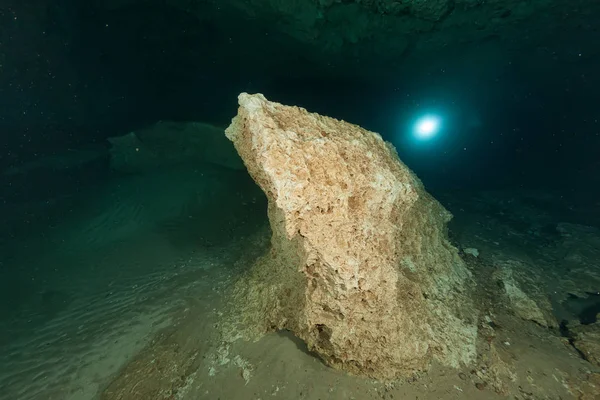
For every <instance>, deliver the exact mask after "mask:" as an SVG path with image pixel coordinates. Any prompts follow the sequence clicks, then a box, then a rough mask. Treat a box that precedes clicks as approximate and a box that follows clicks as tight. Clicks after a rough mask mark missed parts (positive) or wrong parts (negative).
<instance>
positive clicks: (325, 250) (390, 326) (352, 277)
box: [225, 93, 477, 379]
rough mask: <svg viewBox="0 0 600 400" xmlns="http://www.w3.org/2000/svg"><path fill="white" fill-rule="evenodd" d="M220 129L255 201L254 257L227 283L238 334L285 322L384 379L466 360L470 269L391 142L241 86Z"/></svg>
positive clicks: (472, 315) (353, 369) (320, 349)
mask: <svg viewBox="0 0 600 400" xmlns="http://www.w3.org/2000/svg"><path fill="white" fill-rule="evenodd" d="M239 105H240V107H239V110H238V115H237V116H236V117H235V118H234V119H233V121H232V123H231V125H230V126H229V128H228V129H227V130H226V132H225V133H226V135H227V137H228V138H229V139H230V140H231V141H232V142H233V143H234V145H235V148H236V149H237V151H238V153H239V154H240V156H241V158H242V159H243V161H244V164H245V165H246V167H247V168H248V171H249V173H250V174H251V176H252V178H253V179H254V180H255V181H256V183H257V184H258V185H259V186H260V188H261V189H262V190H263V191H264V192H265V194H266V195H267V198H268V204H269V205H268V216H269V221H270V224H271V228H272V232H273V236H272V239H271V249H270V251H269V252H268V254H266V255H264V256H263V257H261V258H260V259H258V260H257V261H256V263H255V264H254V265H253V266H252V267H251V268H250V270H249V272H248V273H247V274H246V276H244V278H242V279H241V280H240V281H239V282H238V283H237V285H236V288H235V290H234V293H235V294H234V297H233V300H232V302H233V305H234V313H233V316H234V319H237V321H238V322H239V323H238V326H239V327H240V328H241V332H242V336H243V337H244V338H247V339H250V338H258V337H260V336H261V335H262V334H264V333H267V332H270V331H276V330H283V329H286V330H290V331H291V332H293V333H294V334H295V335H296V336H297V337H299V338H300V339H302V340H304V341H305V342H306V343H307V345H308V347H309V349H310V350H311V351H314V352H316V353H317V354H318V355H319V356H320V357H321V358H322V359H323V360H324V361H325V362H326V363H327V364H328V365H330V366H332V367H335V368H339V369H343V370H346V371H348V372H350V373H353V374H359V375H365V376H369V377H373V378H383V379H393V378H396V377H401V376H408V375H412V374H414V373H415V372H418V371H423V370H426V369H427V368H428V367H429V365H430V364H431V362H432V361H433V360H436V361H437V362H440V363H441V364H443V365H448V366H454V367H459V366H461V365H464V364H468V363H470V362H471V361H472V360H473V359H474V358H475V342H476V338H477V326H476V320H477V311H476V309H475V308H474V306H473V304H472V302H471V299H470V297H469V290H468V289H469V288H468V285H469V282H470V273H469V271H468V270H467V268H466V267H465V264H464V263H463V261H462V260H461V259H460V257H459V256H458V253H457V250H456V249H455V248H454V247H453V246H452V245H451V244H450V243H449V242H448V240H447V233H446V224H447V222H448V221H449V220H450V218H451V214H450V213H449V212H448V211H447V210H446V209H444V207H443V206H442V205H440V203H438V202H437V201H436V200H435V199H434V198H433V197H432V196H430V195H429V194H428V193H427V192H426V191H425V189H424V187H423V184H422V183H421V182H420V181H419V179H418V178H417V177H416V176H415V175H414V173H413V172H412V171H410V170H409V168H408V167H407V166H406V165H404V164H403V163H402V162H401V161H400V160H399V158H398V156H397V153H396V151H395V149H394V148H393V146H392V145H390V144H389V143H386V142H385V141H384V140H383V139H382V138H381V136H379V135H378V134H376V133H373V132H369V131H367V130H365V129H362V128H361V127H359V126H356V125H353V124H350V123H347V122H344V121H339V120H336V119H333V118H329V117H324V116H321V115H318V114H314V113H309V112H307V111H306V110H305V109H302V108H299V107H288V106H284V105H281V104H278V103H274V102H270V101H268V100H267V99H266V98H265V97H264V96H263V95H261V94H255V95H250V94H246V93H242V94H241V95H240V96H239Z"/></svg>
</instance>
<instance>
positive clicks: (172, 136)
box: [109, 121, 244, 173]
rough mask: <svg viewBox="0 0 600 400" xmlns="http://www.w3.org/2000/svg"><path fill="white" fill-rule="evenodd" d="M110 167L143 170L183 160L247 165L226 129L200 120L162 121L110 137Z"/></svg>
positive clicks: (178, 163) (237, 167)
mask: <svg viewBox="0 0 600 400" xmlns="http://www.w3.org/2000/svg"><path fill="white" fill-rule="evenodd" d="M109 142H110V144H111V145H112V147H111V149H110V163H111V168H112V169H114V170H116V171H121V172H132V173H135V172H144V171H149V170H153V169H160V168H165V167H169V166H176V165H181V164H188V165H189V164H199V163H210V164H216V165H221V166H223V167H227V168H231V169H243V168H244V165H243V164H242V161H241V160H240V157H239V156H238V155H237V154H236V153H235V149H234V148H233V146H232V145H231V143H230V142H229V141H227V139H225V138H224V136H223V129H222V128H219V127H216V126H213V125H210V124H204V123H200V122H169V121H160V122H157V123H156V124H154V125H152V126H150V127H148V128H145V129H140V130H137V131H135V132H130V133H128V134H126V135H123V136H117V137H113V138H110V139H109Z"/></svg>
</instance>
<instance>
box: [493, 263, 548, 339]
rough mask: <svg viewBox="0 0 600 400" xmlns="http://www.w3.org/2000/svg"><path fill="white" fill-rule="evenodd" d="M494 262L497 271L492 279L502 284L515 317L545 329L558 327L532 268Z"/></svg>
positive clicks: (519, 264) (518, 264)
mask: <svg viewBox="0 0 600 400" xmlns="http://www.w3.org/2000/svg"><path fill="white" fill-rule="evenodd" d="M496 262H497V263H498V269H497V270H496V272H495V273H494V276H493V279H494V280H496V281H498V282H501V283H502V285H503V287H504V295H505V296H506V300H507V303H508V306H509V307H510V309H512V311H513V312H514V313H515V315H517V316H518V317H519V318H521V319H524V320H526V321H533V322H536V323H537V324H539V325H542V326H545V327H553V328H556V327H558V324H557V322H556V319H555V318H554V317H553V316H552V305H551V304H550V302H549V301H548V299H547V296H546V295H545V291H544V287H543V286H541V284H539V282H542V280H541V279H539V278H538V277H537V276H536V275H535V274H534V272H533V268H529V269H528V268H527V266H526V265H523V264H522V263H520V262H518V261H514V260H502V261H498V260H497V261H496ZM518 271H521V272H518ZM524 271H527V272H528V274H529V275H530V276H528V274H527V273H525V272H524ZM539 286H541V287H539Z"/></svg>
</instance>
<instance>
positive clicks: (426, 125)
mask: <svg viewBox="0 0 600 400" xmlns="http://www.w3.org/2000/svg"><path fill="white" fill-rule="evenodd" d="M440 125H441V120H440V118H439V117H437V116H435V115H425V116H423V117H421V118H419V119H418V120H417V122H415V127H414V132H415V136H416V138H417V139H420V140H428V139H431V138H432V137H434V136H435V135H437V133H438V132H439V130H440Z"/></svg>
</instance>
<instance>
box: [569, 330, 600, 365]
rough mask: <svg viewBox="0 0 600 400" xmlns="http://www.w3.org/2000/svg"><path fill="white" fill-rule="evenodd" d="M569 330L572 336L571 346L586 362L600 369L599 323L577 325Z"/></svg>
mask: <svg viewBox="0 0 600 400" xmlns="http://www.w3.org/2000/svg"><path fill="white" fill-rule="evenodd" d="M569 330H570V331H571V333H572V334H573V346H575V348H576V349H577V350H579V352H580V353H581V354H582V355H583V357H584V358H585V359H586V360H588V361H589V362H590V363H592V364H594V365H595V366H597V367H600V323H598V322H596V323H593V324H590V325H579V326H576V327H574V328H572V329H569Z"/></svg>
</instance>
